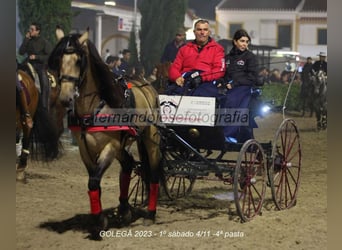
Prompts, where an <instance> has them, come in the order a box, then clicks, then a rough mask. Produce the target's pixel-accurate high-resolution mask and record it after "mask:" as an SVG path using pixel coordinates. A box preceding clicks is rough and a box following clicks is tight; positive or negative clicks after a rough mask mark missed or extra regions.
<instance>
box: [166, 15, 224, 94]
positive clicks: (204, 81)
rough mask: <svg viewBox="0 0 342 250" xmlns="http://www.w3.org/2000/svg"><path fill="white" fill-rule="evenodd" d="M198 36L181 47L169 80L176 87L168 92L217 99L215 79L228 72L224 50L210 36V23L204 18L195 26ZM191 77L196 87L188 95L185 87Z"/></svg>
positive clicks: (170, 70)
mask: <svg viewBox="0 0 342 250" xmlns="http://www.w3.org/2000/svg"><path fill="white" fill-rule="evenodd" d="M194 34H195V37H196V38H195V40H194V41H192V42H188V43H187V44H186V45H184V46H183V47H181V48H180V49H179V50H178V53H177V56H176V58H175V60H174V62H173V63H172V64H171V67H170V69H169V80H170V81H171V82H172V83H173V84H171V86H170V88H169V91H168V93H169V94H187V95H195V96H211V97H217V96H218V95H219V94H218V88H217V87H216V85H215V80H217V79H219V78H222V77H223V76H224V74H225V70H226V66H225V60H224V56H225V55H224V49H223V47H222V46H221V45H220V44H218V43H217V42H216V41H215V40H214V39H213V38H211V37H210V28H209V22H208V21H207V20H202V19H201V20H198V21H197V22H196V23H195V25H194ZM194 72H198V73H199V75H198V74H197V73H195V74H193V73H194ZM188 75H193V76H192V77H191V78H192V82H195V85H196V86H192V87H195V88H193V89H192V90H191V91H190V93H187V92H186V91H187V90H188V88H189V86H184V84H185V83H186V79H187V78H188ZM196 75H198V76H196ZM175 84H176V85H175Z"/></svg>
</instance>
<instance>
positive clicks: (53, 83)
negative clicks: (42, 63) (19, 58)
mask: <svg viewBox="0 0 342 250" xmlns="http://www.w3.org/2000/svg"><path fill="white" fill-rule="evenodd" d="M27 67H28V69H29V70H30V73H31V75H32V76H33V79H34V83H35V85H36V88H37V89H38V91H39V93H40V92H41V91H40V81H39V76H38V73H37V71H36V70H35V69H34V67H33V66H32V64H31V63H29V62H27ZM47 76H48V79H49V84H50V87H51V88H55V87H56V86H57V82H56V79H55V77H54V76H53V75H52V74H51V73H50V72H49V71H47Z"/></svg>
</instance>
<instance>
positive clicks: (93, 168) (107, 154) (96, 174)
mask: <svg viewBox="0 0 342 250" xmlns="http://www.w3.org/2000/svg"><path fill="white" fill-rule="evenodd" d="M83 149H84V148H83V147H82V151H81V148H80V152H81V156H82V159H83V162H84V163H85V165H86V167H87V170H88V175H89V180H88V195H89V201H90V213H91V220H92V223H91V228H90V234H91V235H90V236H91V238H92V239H94V240H101V237H100V235H99V232H100V231H101V230H105V229H106V227H107V218H105V216H104V215H103V213H102V204H101V179H102V176H103V174H104V173H105V171H106V169H107V168H108V167H109V166H110V164H111V163H112V161H113V159H114V156H115V149H114V148H113V146H112V145H111V144H110V143H108V144H107V145H106V146H105V147H104V148H103V150H102V151H101V152H100V154H99V157H97V159H96V161H95V162H93V161H91V160H89V157H88V155H87V154H86V153H85V152H88V151H87V150H86V151H83ZM82 152H83V153H82Z"/></svg>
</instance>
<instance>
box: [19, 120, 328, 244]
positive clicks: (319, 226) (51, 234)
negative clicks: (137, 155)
mask: <svg viewBox="0 0 342 250" xmlns="http://www.w3.org/2000/svg"><path fill="white" fill-rule="evenodd" d="M287 117H291V116H289V115H287ZM292 117H293V118H294V119H295V121H296V122H297V125H298V127H299V129H300V136H301V142H302V150H303V151H302V153H303V161H302V178H301V186H300V190H299V193H298V199H297V205H296V206H295V207H293V208H291V209H288V210H282V211H277V210H275V206H274V205H273V203H272V200H271V190H270V189H269V188H267V193H266V201H265V204H264V207H263V210H262V215H261V216H257V217H256V218H255V219H254V220H252V221H250V222H247V223H241V222H240V221H239V219H238V217H237V216H236V215H231V214H229V212H228V207H230V206H231V205H234V204H233V203H234V202H233V201H227V200H217V199H214V198H213V197H209V196H208V195H207V193H208V190H210V189H215V188H216V189H220V190H226V191H225V192H227V193H229V192H231V191H232V186H230V185H224V184H223V183H221V182H215V183H214V184H211V183H210V185H209V184H208V181H206V182H205V181H200V180H197V181H196V183H195V186H194V190H193V191H192V192H191V194H190V195H189V197H187V198H184V199H179V200H177V201H175V202H171V203H170V202H163V201H160V203H159V207H158V212H157V221H156V223H155V224H154V225H152V226H149V227H145V226H143V220H142V219H138V220H136V221H135V222H134V223H132V224H131V225H130V226H128V227H124V228H110V229H109V230H108V231H107V232H106V233H107V236H106V237H104V238H103V240H102V241H92V240H89V239H88V238H87V235H88V233H87V230H86V225H85V224H86V221H87V218H88V212H89V201H88V195H87V172H86V170H85V167H84V166H83V165H82V162H81V159H80V157H79V154H78V148H77V147H76V146H73V145H72V144H71V140H70V137H69V136H68V133H66V134H65V135H64V136H63V144H64V150H65V152H64V154H63V156H62V157H61V158H60V159H58V160H56V161H54V162H52V163H50V164H48V165H46V164H42V163H39V162H30V166H29V168H28V170H27V175H28V183H26V184H23V183H19V182H17V184H16V241H17V249H35V250H36V249H50V250H52V249H97V250H98V249H158V250H162V249H310V250H313V249H319V250H322V249H327V132H326V131H323V132H322V131H321V132H317V131H315V121H314V118H309V117H304V118H302V117H299V116H298V115H296V114H293V115H292ZM281 121H282V115H281V114H271V115H270V116H268V117H266V118H263V119H260V120H259V121H258V123H259V126H260V128H259V129H257V130H256V138H257V139H258V141H261V142H267V141H269V140H272V139H273V136H274V134H275V132H276V130H277V128H278V126H279V125H280V123H281ZM204 193H206V195H204ZM102 205H103V208H105V209H107V208H113V207H116V206H117V205H118V164H117V163H116V162H115V163H113V164H112V166H111V168H110V169H109V170H108V171H107V172H106V174H105V176H104V178H103V180H102ZM177 233H182V234H183V236H182V237H171V236H177ZM192 234H193V235H192Z"/></svg>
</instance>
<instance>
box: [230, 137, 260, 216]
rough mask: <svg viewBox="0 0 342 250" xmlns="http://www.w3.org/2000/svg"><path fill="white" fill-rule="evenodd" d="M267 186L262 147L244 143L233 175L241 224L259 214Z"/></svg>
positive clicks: (252, 143)
mask: <svg viewBox="0 0 342 250" xmlns="http://www.w3.org/2000/svg"><path fill="white" fill-rule="evenodd" d="M266 185H267V170H266V160H265V156H264V151H263V148H262V146H261V145H260V144H259V143H258V142H257V141H256V140H254V139H250V140H248V141H246V142H245V143H244V144H243V146H242V148H241V150H240V153H239V156H238V159H237V162H236V168H235V173H234V201H235V206H236V209H237V212H238V214H239V216H240V218H241V220H242V221H243V222H246V221H249V220H251V219H252V218H253V217H255V216H256V215H258V214H260V213H261V208H262V204H263V201H264V198H265V192H266Z"/></svg>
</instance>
